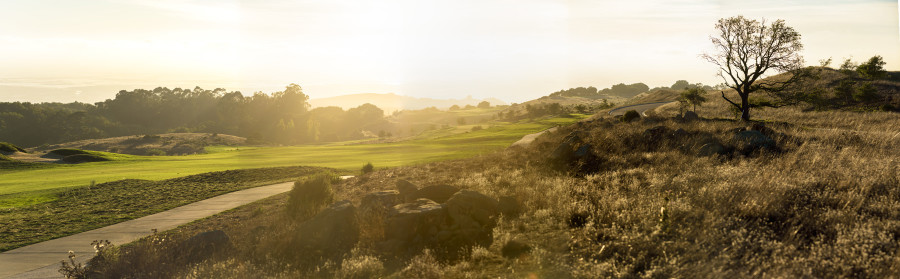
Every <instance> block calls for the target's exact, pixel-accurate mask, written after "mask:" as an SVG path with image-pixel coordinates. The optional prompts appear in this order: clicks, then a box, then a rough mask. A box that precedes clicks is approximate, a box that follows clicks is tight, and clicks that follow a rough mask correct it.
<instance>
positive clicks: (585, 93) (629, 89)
mask: <svg viewBox="0 0 900 279" xmlns="http://www.w3.org/2000/svg"><path fill="white" fill-rule="evenodd" d="M648 90H650V87H649V86H647V85H646V84H644V83H640V82H639V83H634V84H628V85H626V84H624V83H619V84H616V85H613V86H612V87H610V88H604V89H602V90H597V88H596V87H593V86H589V87H576V88H570V89H565V90H560V91H556V92H553V93H550V97H557V96H559V97H585V98H592V99H599V98H602V97H603V96H619V97H623V98H631V97H634V96H635V95H637V94H640V93H642V92H647V91H648Z"/></svg>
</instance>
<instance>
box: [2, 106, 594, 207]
mask: <svg viewBox="0 0 900 279" xmlns="http://www.w3.org/2000/svg"><path fill="white" fill-rule="evenodd" d="M579 117H581V116H579ZM575 120H576V119H573V118H568V119H561V118H556V119H546V120H542V121H539V122H532V123H507V124H504V123H497V124H498V125H496V126H494V127H491V128H486V129H484V130H481V131H476V132H469V133H451V134H450V135H447V133H445V134H443V135H441V134H430V135H428V136H427V137H425V138H420V139H416V140H411V141H407V142H400V143H386V144H355V145H342V144H327V145H303V146H289V147H212V148H209V151H210V153H209V154H199V155H189V156H160V157H144V156H129V155H119V156H115V161H110V162H98V163H87V164H76V165H59V166H55V167H51V168H37V169H22V170H0V204H2V203H3V202H2V201H3V200H4V198H11V196H9V194H14V193H23V192H34V193H35V194H47V193H48V192H47V191H46V190H51V189H62V188H67V187H74V186H84V185H88V184H90V183H91V181H95V182H96V183H103V182H109V181H115V180H121V179H147V180H158V179H166V178H172V177H179V176H186V175H191V174H198V173H205V172H211V171H221V170H229V169H242V168H260V167H278V166H294V165H306V166H320V167H330V168H336V169H344V170H353V171H355V170H356V169H358V168H360V167H361V166H362V165H363V164H365V163H366V162H372V163H373V164H374V165H375V166H376V167H395V166H401V165H408V164H416V163H425V162H432V161H439V160H446V159H453V158H463V157H469V156H473V155H477V154H481V153H486V152H491V151H494V150H497V149H499V148H503V147H506V146H508V145H509V144H511V143H512V142H515V141H516V140H518V139H519V138H521V137H522V136H523V135H526V134H530V133H534V132H538V131H541V130H543V129H546V128H548V127H550V126H554V125H557V124H564V123H570V122H572V121H575ZM16 198H17V199H20V200H21V199H23V198H24V199H27V198H28V195H24V196H23V195H17V197H16ZM16 203H21V201H20V202H16Z"/></svg>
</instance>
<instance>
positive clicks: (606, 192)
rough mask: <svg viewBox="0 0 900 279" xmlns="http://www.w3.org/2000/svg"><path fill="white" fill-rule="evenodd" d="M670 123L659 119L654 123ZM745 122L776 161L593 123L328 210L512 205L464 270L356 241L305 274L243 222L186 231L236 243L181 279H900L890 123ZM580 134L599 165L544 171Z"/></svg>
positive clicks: (461, 264)
mask: <svg viewBox="0 0 900 279" xmlns="http://www.w3.org/2000/svg"><path fill="white" fill-rule="evenodd" d="M713 103H715V102H713ZM724 112H725V110H720V108H719V107H707V106H706V105H704V107H703V108H701V109H700V115H701V116H704V117H710V115H716V114H717V113H719V114H720V115H718V116H719V117H722V115H721V113H724ZM666 113H667V110H665V109H663V110H661V111H660V112H659V114H658V115H662V116H665V114H666ZM753 115H756V116H754V118H756V119H759V118H762V119H769V122H768V124H767V127H768V128H770V129H773V130H774V133H776V135H775V138H776V140H777V141H778V142H779V145H780V149H779V150H775V151H763V152H754V153H750V154H743V153H740V152H737V151H734V152H731V153H728V154H725V155H716V156H710V157H699V156H697V155H696V152H695V151H696V147H697V145H696V144H695V143H696V142H697V141H702V140H708V139H710V138H713V139H716V140H719V141H721V142H723V143H724V144H726V145H727V144H732V142H731V141H732V137H733V134H734V130H735V129H737V128H742V127H744V126H746V125H747V124H744V123H740V122H735V121H730V120H711V121H699V122H692V123H681V122H677V121H674V120H669V119H666V118H662V117H661V116H656V117H645V118H642V119H641V120H638V121H635V122H631V123H620V122H616V121H613V120H612V119H598V120H595V121H590V122H585V123H582V124H579V125H575V126H570V127H564V128H561V129H558V130H557V131H556V132H553V133H548V134H547V135H545V136H542V137H540V138H538V139H537V140H536V141H535V142H534V143H532V144H531V145H530V146H529V147H528V148H521V147H513V148H510V149H507V150H504V151H501V152H497V153H493V154H489V155H484V156H479V157H475V158H471V159H465V160H455V161H446V162H438V163H429V164H423V165H416V166H407V167H399V168H391V169H381V170H378V171H375V172H373V173H370V174H368V175H366V176H365V177H359V178H353V179H349V180H346V181H343V182H340V183H337V184H335V185H333V189H334V195H335V199H336V200H340V199H349V200H351V201H353V202H355V203H357V204H358V203H359V200H360V198H361V197H362V194H363V193H366V192H371V191H376V190H387V189H391V188H393V185H395V183H396V181H397V180H399V179H404V180H408V181H410V182H412V183H415V184H418V185H428V184H437V183H447V184H452V185H456V186H459V187H461V188H465V189H471V190H476V191H479V192H482V193H484V194H486V195H489V196H493V197H500V196H513V197H515V199H516V200H517V201H519V203H520V206H521V212H522V214H521V215H520V216H518V217H517V218H513V217H503V218H502V219H501V220H500V222H499V225H498V226H497V227H496V228H495V229H494V234H493V235H494V242H493V243H494V244H493V245H491V246H490V247H483V248H476V249H474V251H475V252H473V253H472V255H470V256H469V257H468V258H466V259H464V260H462V261H458V262H438V261H435V260H433V259H430V258H429V257H428V255H427V254H422V255H420V256H418V257H416V258H413V259H405V260H404V261H402V262H399V263H394V262H391V261H390V260H387V259H381V258H377V257H375V256H373V255H376V253H372V251H371V250H369V249H371V247H374V246H375V245H372V243H363V242H367V241H368V242H374V241H377V239H367V238H364V239H363V240H362V242H361V243H359V244H358V247H359V248H358V249H357V250H356V251H354V254H355V255H348V257H347V258H345V259H344V260H343V261H342V262H340V263H336V262H322V263H320V264H319V265H317V266H316V267H306V268H301V267H298V266H296V265H294V264H293V262H291V261H289V260H285V259H283V258H279V257H278V256H277V254H273V253H269V252H267V251H269V250H271V249H273V247H275V246H277V245H278V243H279V242H278V241H277V239H279V237H280V236H281V235H282V234H283V233H285V232H288V231H290V228H291V226H292V225H290V222H289V221H286V220H287V219H285V218H286V217H284V216H281V217H279V216H268V215H266V214H263V216H261V217H250V216H251V215H252V213H251V212H252V210H251V209H243V210H239V211H237V213H234V215H230V217H228V216H223V217H220V218H221V219H218V220H220V221H208V223H199V224H197V225H196V226H197V228H212V227H213V226H214V225H215V228H223V229H224V230H225V231H226V232H228V233H229V235H231V236H232V239H234V242H235V246H236V251H237V252H235V253H234V254H233V255H231V256H229V257H228V258H227V259H226V260H209V261H207V262H204V264H201V265H199V266H195V267H194V268H193V271H191V272H193V273H187V274H203V275H204V276H206V275H208V276H211V277H241V276H254V277H292V276H303V277H334V276H342V277H349V278H352V277H354V276H353V274H376V273H367V272H376V271H377V274H379V275H384V276H386V277H389V278H400V277H404V276H406V275H410V276H412V275H413V274H415V275H416V276H432V275H433V274H440V276H443V277H448V278H465V277H518V278H521V277H529V276H537V277H542V278H567V277H575V278H597V277H600V278H606V277H622V278H636V277H653V278H668V277H688V278H723V277H739V278H772V277H775V278H781V277H790V278H793V277H814V278H818V277H826V278H829V277H838V278H840V277H863V278H866V277H869V278H883V277H890V276H895V275H896V274H900V260H898V259H900V244H898V243H900V188H898V185H900V178H898V173H900V162H898V160H897V155H896V154H900V136H897V135H896V133H898V132H900V131H898V128H897V127H900V125H898V124H900V120H898V117H897V114H896V113H884V112H876V113H854V112H801V111H799V110H794V109H773V110H758V111H757V113H756V114H753ZM786 120H789V121H786ZM656 126H666V127H668V128H669V130H670V131H672V130H676V129H679V128H680V129H683V130H684V132H685V134H684V136H682V137H681V138H677V139H668V138H666V139H662V140H654V139H653V138H648V137H647V135H646V133H645V131H646V130H647V129H650V128H653V127H656ZM576 131H580V132H582V133H583V134H584V135H585V136H584V137H583V138H584V139H585V142H586V143H590V144H591V146H592V152H593V154H595V155H596V157H597V158H599V159H598V160H596V161H595V163H596V164H598V168H596V169H597V170H598V171H596V172H578V171H577V170H567V169H563V170H558V169H554V168H550V167H549V162H548V157H549V156H548V155H549V154H551V153H552V152H553V151H554V150H555V149H556V148H557V146H559V143H560V142H561V141H563V139H564V138H565V137H566V136H567V135H569V134H570V133H572V132H576ZM284 203H285V198H284V197H282V198H280V200H278V201H274V202H273V201H270V202H267V203H262V204H260V205H254V206H260V207H265V208H282V207H283V206H284ZM264 211H265V212H269V209H265V210H264ZM212 220H216V219H212ZM256 228H263V229H256ZM250 231H254V232H257V233H255V234H250V233H248V232H250ZM510 240H516V241H519V242H523V243H525V244H527V245H529V246H531V247H532V249H531V252H530V253H528V254H526V255H523V256H521V257H518V258H513V259H506V258H503V257H501V256H500V255H501V254H502V251H501V250H502V246H503V245H504V244H505V243H508V242H509V241H510ZM379 263H380V264H381V268H379ZM201 271H202V273H198V272H201ZM259 274H261V275H259ZM257 275H259V276H257ZM185 276H188V277H190V275H185Z"/></svg>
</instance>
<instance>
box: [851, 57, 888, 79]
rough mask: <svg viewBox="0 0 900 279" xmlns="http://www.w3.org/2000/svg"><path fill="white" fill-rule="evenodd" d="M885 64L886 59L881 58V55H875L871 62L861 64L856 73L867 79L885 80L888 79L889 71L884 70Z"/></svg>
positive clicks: (870, 59)
mask: <svg viewBox="0 0 900 279" xmlns="http://www.w3.org/2000/svg"><path fill="white" fill-rule="evenodd" d="M884 64H885V62H884V59H883V58H881V55H875V56H872V58H869V61H866V62H865V63H862V64H859V66H857V67H856V72H857V73H859V75H860V76H861V77H863V78H866V79H871V80H878V79H884V78H886V77H887V71H885V70H884Z"/></svg>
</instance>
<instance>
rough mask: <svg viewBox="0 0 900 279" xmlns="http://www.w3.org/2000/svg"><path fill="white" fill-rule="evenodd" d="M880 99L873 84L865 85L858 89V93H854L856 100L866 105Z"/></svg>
mask: <svg viewBox="0 0 900 279" xmlns="http://www.w3.org/2000/svg"><path fill="white" fill-rule="evenodd" d="M878 97H879V96H878V92H877V89H875V86H872V84H871V83H865V84H863V85H862V86H860V87H857V88H856V92H854V93H853V99H854V100H856V101H858V102H864V103H868V102H872V101H875V100H876V99H878Z"/></svg>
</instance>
